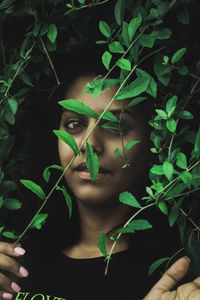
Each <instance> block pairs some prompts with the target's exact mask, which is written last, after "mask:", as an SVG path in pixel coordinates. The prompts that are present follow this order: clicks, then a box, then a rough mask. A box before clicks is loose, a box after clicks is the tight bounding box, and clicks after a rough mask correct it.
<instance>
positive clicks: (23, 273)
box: [19, 267, 29, 277]
mask: <svg viewBox="0 0 200 300" xmlns="http://www.w3.org/2000/svg"><path fill="white" fill-rule="evenodd" d="M19 273H20V274H21V275H22V276H23V277H27V276H28V274H29V273H28V271H27V270H26V269H25V268H24V267H20V269H19Z"/></svg>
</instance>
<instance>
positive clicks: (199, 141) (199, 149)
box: [194, 128, 200, 159]
mask: <svg viewBox="0 0 200 300" xmlns="http://www.w3.org/2000/svg"><path fill="white" fill-rule="evenodd" d="M194 154H195V156H196V157H197V158H198V159H199V157H200V128H199V130H198V132H197V135H196V140H195V144H194Z"/></svg>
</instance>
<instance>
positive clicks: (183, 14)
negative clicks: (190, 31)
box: [177, 9, 190, 25]
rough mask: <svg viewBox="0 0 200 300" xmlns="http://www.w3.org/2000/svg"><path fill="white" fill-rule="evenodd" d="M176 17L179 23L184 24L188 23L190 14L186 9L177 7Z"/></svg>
mask: <svg viewBox="0 0 200 300" xmlns="http://www.w3.org/2000/svg"><path fill="white" fill-rule="evenodd" d="M177 13H178V14H177V17H178V20H179V22H180V23H182V24H184V25H189V22H190V16H189V13H188V11H187V10H186V9H181V10H180V9H179V10H178V12H177Z"/></svg>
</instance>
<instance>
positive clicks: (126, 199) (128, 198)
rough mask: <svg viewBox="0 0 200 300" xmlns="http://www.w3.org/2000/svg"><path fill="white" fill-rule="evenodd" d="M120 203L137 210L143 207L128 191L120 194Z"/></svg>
mask: <svg viewBox="0 0 200 300" xmlns="http://www.w3.org/2000/svg"><path fill="white" fill-rule="evenodd" d="M119 202H121V203H123V204H127V205H130V206H132V207H136V208H140V207H141V205H140V203H139V202H138V201H137V200H136V199H135V197H134V196H133V195H132V194H131V193H129V192H127V191H125V192H122V193H120V195H119Z"/></svg>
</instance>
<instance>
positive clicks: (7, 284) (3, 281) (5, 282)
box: [0, 273, 13, 293]
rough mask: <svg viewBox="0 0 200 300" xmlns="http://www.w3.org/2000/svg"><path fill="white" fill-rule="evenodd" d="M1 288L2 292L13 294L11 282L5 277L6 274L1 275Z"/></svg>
mask: <svg viewBox="0 0 200 300" xmlns="http://www.w3.org/2000/svg"><path fill="white" fill-rule="evenodd" d="M0 288H1V290H4V291H7V292H11V293H12V292H13V290H12V288H11V280H10V279H9V278H8V277H7V276H5V275H4V274H2V273H0Z"/></svg>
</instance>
